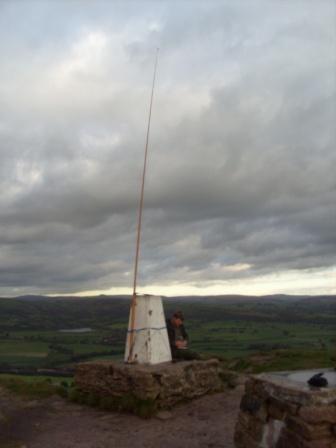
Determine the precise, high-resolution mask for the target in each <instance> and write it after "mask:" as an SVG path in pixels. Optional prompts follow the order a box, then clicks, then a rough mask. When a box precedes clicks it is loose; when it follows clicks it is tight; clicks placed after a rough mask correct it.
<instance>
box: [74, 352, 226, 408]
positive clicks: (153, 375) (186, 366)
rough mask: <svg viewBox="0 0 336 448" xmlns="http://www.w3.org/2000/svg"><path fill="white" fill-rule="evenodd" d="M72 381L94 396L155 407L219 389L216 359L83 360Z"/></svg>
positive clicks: (220, 387) (220, 385)
mask: <svg viewBox="0 0 336 448" xmlns="http://www.w3.org/2000/svg"><path fill="white" fill-rule="evenodd" d="M75 385H76V388H77V389H78V390H80V391H81V392H83V393H86V394H91V395H93V396H95V397H102V398H106V397H109V398H111V399H114V400H116V401H118V400H119V401H120V400H121V399H123V397H132V399H133V401H134V400H138V401H140V402H144V401H147V402H148V401H150V402H152V403H154V404H155V408H156V409H159V408H169V407H171V406H173V405H175V404H176V403H178V402H181V401H186V400H191V399H193V398H196V397H200V396H202V395H204V394H208V393H213V392H218V391H220V390H222V389H223V381H222V379H221V369H220V363H219V361H218V360H216V359H211V360H207V361H184V362H177V363H162V364H156V365H143V364H123V363H116V362H111V361H96V362H87V363H82V364H79V365H78V366H77V368H76V371H75Z"/></svg>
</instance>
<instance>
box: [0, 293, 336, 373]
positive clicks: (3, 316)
mask: <svg viewBox="0 0 336 448" xmlns="http://www.w3.org/2000/svg"><path fill="white" fill-rule="evenodd" d="M164 306H165V311H166V315H167V316H169V315H170V314H171V313H172V311H173V310H175V309H177V308H178V309H182V310H183V311H184V313H185V316H186V322H185V324H186V327H187V330H188V333H189V336H190V341H191V347H192V348H193V349H194V350H196V351H198V352H200V353H203V354H205V355H211V354H214V355H218V356H220V357H222V358H225V359H227V361H228V363H230V362H231V363H236V364H235V365H236V366H237V368H244V366H245V364H244V362H245V363H247V359H252V360H253V359H256V360H257V361H256V363H255V366H254V369H255V370H258V369H259V365H260V363H261V365H263V367H264V368H266V367H267V366H266V364H267V362H268V364H269V365H271V366H272V368H274V369H275V370H276V369H279V368H281V367H284V368H291V367H293V368H294V366H297V365H298V363H299V366H298V367H300V366H301V365H302V366H304V365H307V366H308V367H310V366H311V365H312V364H316V363H322V364H323V363H324V364H325V365H334V364H336V330H335V328H336V300H335V297H315V298H309V297H308V298H285V299H284V298H283V297H281V298H274V297H270V298H267V297H265V298H248V297H240V296H238V297H232V298H227V297H223V298H211V297H210V298H204V299H202V300H200V299H196V298H186V299H181V298H174V299H165V300H164ZM128 309H129V302H128V300H125V299H124V298H112V297H106V298H90V299H85V298H83V299H78V298H76V299H50V298H36V299H33V300H32V299H30V300H27V299H23V298H22V299H0V329H1V330H0V368H2V369H6V368H8V367H22V368H24V367H25V368H30V367H31V368H55V367H64V366H71V365H73V364H74V363H76V362H79V361H83V360H93V359H106V358H112V359H122V357H123V350H124V343H125V338H126V328H127V321H128ZM76 329H77V330H78V332H77V331H74V330H76ZM60 330H62V331H60ZM65 330H68V331H65ZM270 353H272V354H273V355H272V359H270V358H267V354H270ZM292 354H294V355H293V356H292ZM258 357H259V358H258ZM258 359H259V361H258ZM260 359H262V360H263V361H262V362H260ZM267 359H268V361H267ZM244 360H245V361H244ZM239 363H240V364H239ZM265 363H266V364H265ZM322 364H320V365H322Z"/></svg>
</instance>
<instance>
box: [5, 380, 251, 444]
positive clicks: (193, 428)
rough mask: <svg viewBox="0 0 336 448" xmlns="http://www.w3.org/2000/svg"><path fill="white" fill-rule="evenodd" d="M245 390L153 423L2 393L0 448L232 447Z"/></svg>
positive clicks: (198, 403) (207, 399)
mask: <svg viewBox="0 0 336 448" xmlns="http://www.w3.org/2000/svg"><path fill="white" fill-rule="evenodd" d="M242 392H243V388H242V387H241V386H240V387H238V388H236V389H234V390H228V391H225V392H223V393H219V394H215V395H208V396H204V397H202V398H199V399H197V400H194V401H192V402H190V403H187V404H183V405H180V406H177V407H176V408H174V409H173V410H172V411H170V412H168V413H164V414H162V415H159V417H160V418H157V417H154V418H152V419H150V420H143V419H141V418H138V417H135V416H132V415H127V414H118V413H105V412H102V411H98V410H95V409H92V408H89V407H85V406H81V405H75V404H71V403H69V402H67V401H65V400H63V399H61V398H58V397H53V398H49V399H46V400H39V401H21V400H19V399H16V398H15V400H14V401H13V400H12V399H11V397H9V396H8V395H6V394H5V393H0V411H1V412H2V413H3V415H4V416H5V418H6V419H7V421H6V422H3V423H1V421H0V448H5V447H14V446H17V447H25V448H46V447H48V448H76V447H78V448H79V447H80V448H111V447H114V446H118V447H119V448H128V447H135V446H136V447H137V448H158V447H160V448H170V447H172V446H174V448H182V447H183V448H188V447H190V448H191V447H192V448H197V447H200V448H203V447H204V448H205V447H208V448H211V447H213V448H233V447H234V445H233V433H234V426H235V423H236V419H237V415H238V409H239V403H240V399H241V396H242Z"/></svg>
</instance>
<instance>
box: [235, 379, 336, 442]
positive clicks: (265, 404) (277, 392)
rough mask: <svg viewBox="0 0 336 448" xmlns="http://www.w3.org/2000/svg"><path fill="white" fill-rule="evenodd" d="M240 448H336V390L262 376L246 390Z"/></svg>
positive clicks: (238, 434)
mask: <svg viewBox="0 0 336 448" xmlns="http://www.w3.org/2000/svg"><path fill="white" fill-rule="evenodd" d="M235 445H236V447H237V448H336V389H335V388H331V389H316V388H315V389H310V388H309V387H308V386H306V385H304V384H298V383H293V382H290V381H287V379H286V378H285V377H284V378H281V377H280V376H276V375H271V374H268V375H267V374H261V375H258V376H255V377H251V378H250V379H249V381H248V382H247V383H246V386H245V395H244V396H243V398H242V400H241V403H240V413H239V416H238V422H237V425H236V430H235Z"/></svg>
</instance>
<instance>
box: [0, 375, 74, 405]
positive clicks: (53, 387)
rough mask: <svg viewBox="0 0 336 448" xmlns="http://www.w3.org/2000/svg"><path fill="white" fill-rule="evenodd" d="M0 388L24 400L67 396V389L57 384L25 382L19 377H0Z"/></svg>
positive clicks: (39, 380)
mask: <svg viewBox="0 0 336 448" xmlns="http://www.w3.org/2000/svg"><path fill="white" fill-rule="evenodd" d="M0 386H2V387H4V388H6V389H7V390H9V391H10V392H12V393H14V394H16V395H19V396H20V397H22V398H26V399H41V398H47V397H50V396H53V395H61V396H66V395H67V387H63V386H61V385H59V384H53V383H52V382H51V381H48V379H36V381H31V380H29V381H27V380H25V379H23V378H20V377H14V376H10V375H7V376H3V375H1V376H0Z"/></svg>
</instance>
